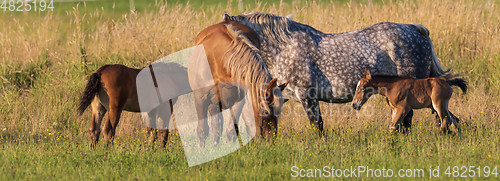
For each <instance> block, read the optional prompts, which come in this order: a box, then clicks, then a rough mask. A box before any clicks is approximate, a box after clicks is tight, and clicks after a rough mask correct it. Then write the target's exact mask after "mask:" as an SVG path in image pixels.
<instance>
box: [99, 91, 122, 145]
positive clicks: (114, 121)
mask: <svg viewBox="0 0 500 181" xmlns="http://www.w3.org/2000/svg"><path fill="white" fill-rule="evenodd" d="M124 106H125V104H124V103H120V101H118V100H114V99H112V98H110V99H109V113H108V119H107V121H106V123H105V124H104V139H105V140H106V142H107V145H109V144H110V143H112V141H113V139H114V136H115V133H116V126H117V125H118V122H119V121H120V116H121V113H122V110H123V107H124Z"/></svg>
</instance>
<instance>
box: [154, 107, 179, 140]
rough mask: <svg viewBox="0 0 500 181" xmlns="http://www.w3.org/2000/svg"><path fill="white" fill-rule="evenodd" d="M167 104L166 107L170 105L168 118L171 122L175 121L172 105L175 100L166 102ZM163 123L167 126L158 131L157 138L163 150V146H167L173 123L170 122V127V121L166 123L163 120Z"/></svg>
mask: <svg viewBox="0 0 500 181" xmlns="http://www.w3.org/2000/svg"><path fill="white" fill-rule="evenodd" d="M168 102H169V104H168V105H170V117H171V118H172V120H173V119H175V118H174V104H175V102H177V98H173V99H170V100H168ZM162 119H163V117H162ZM165 119H169V118H165ZM163 122H164V123H165V124H167V126H166V129H160V130H158V137H159V139H160V142H161V146H162V147H163V148H165V146H166V145H167V140H168V132H169V129H174V123H173V122H172V125H170V119H169V121H168V122H166V121H165V120H163ZM170 126H172V127H170Z"/></svg>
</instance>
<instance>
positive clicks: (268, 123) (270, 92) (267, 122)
mask: <svg viewBox="0 0 500 181" xmlns="http://www.w3.org/2000/svg"><path fill="white" fill-rule="evenodd" d="M288 82H289V81H287V82H286V83H284V84H281V85H279V86H278V85H277V80H276V78H274V79H272V80H271V81H270V82H269V84H268V85H267V86H266V88H265V91H266V94H265V95H266V97H265V99H264V104H266V105H265V106H261V109H260V111H259V116H257V117H260V118H262V125H261V129H262V132H261V135H262V136H264V137H266V138H270V137H272V136H273V135H275V134H276V132H277V130H278V117H279V115H280V114H281V110H282V108H283V95H282V94H281V91H283V89H285V87H286V86H287V85H288ZM259 122H260V120H259ZM257 129H258V128H257Z"/></svg>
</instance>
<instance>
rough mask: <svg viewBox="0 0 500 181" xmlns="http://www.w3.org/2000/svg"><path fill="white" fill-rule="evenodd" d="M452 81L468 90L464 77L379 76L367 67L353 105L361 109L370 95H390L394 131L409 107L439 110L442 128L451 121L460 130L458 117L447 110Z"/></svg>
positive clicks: (444, 128)
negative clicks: (417, 77) (415, 77)
mask: <svg viewBox="0 0 500 181" xmlns="http://www.w3.org/2000/svg"><path fill="white" fill-rule="evenodd" d="M451 85H456V86H459V87H460V89H462V91H463V92H464V94H465V93H466V92H467V84H466V82H465V80H463V79H458V78H455V79H452V80H443V79H440V78H427V79H414V78H406V77H393V76H376V75H371V72H370V69H368V68H367V69H365V75H364V76H363V77H362V78H361V80H359V82H358V85H357V87H356V93H355V94H354V98H353V101H352V106H353V108H354V109H356V110H360V109H361V106H363V104H364V103H365V102H366V101H367V100H368V99H369V98H370V96H371V95H373V94H381V95H383V96H385V97H386V98H387V103H388V104H389V106H390V107H391V110H392V122H391V125H390V127H389V128H390V130H391V131H396V130H399V127H401V124H402V121H403V118H404V117H405V116H406V114H408V112H409V111H410V110H412V109H421V108H430V109H432V110H433V112H434V110H435V111H436V112H437V113H438V115H439V118H440V120H441V127H440V130H441V131H442V132H445V131H446V130H447V129H448V126H449V125H450V124H451V125H452V129H453V132H455V134H458V127H457V126H458V124H457V120H456V117H455V116H454V115H453V114H452V113H451V112H450V111H449V110H448V103H449V101H450V98H451V95H452V94H453V90H452V89H451V87H450V86H451Z"/></svg>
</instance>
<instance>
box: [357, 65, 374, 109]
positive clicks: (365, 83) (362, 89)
mask: <svg viewBox="0 0 500 181" xmlns="http://www.w3.org/2000/svg"><path fill="white" fill-rule="evenodd" d="M375 93H376V90H375V88H374V87H373V83H372V75H371V72H370V69H368V68H366V69H365V75H364V76H363V77H362V78H361V79H360V80H359V82H358V85H357V86H356V93H355V94H354V97H353V98H352V107H353V108H354V109H356V110H360V109H361V106H363V104H365V103H366V101H367V100H368V99H369V98H370V97H371V96H372V95H373V94H375Z"/></svg>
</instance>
